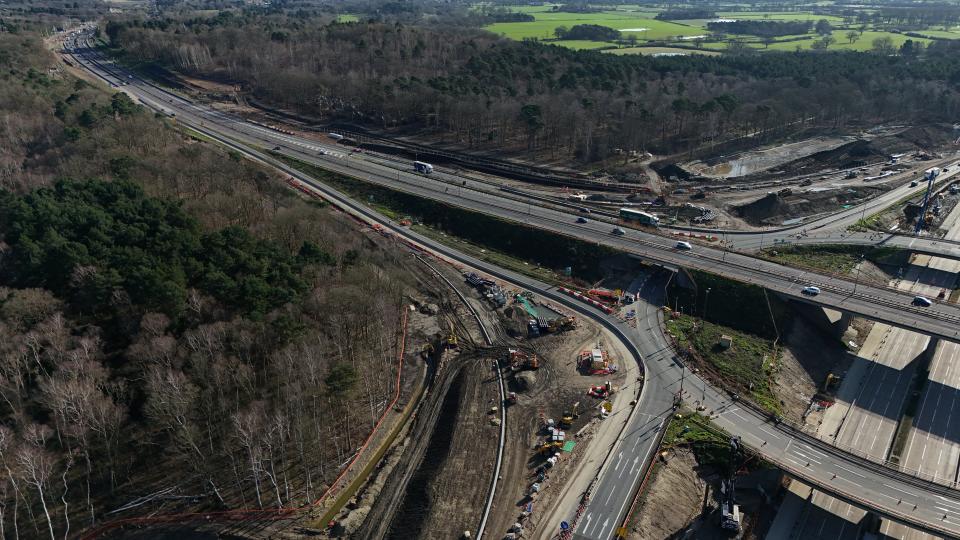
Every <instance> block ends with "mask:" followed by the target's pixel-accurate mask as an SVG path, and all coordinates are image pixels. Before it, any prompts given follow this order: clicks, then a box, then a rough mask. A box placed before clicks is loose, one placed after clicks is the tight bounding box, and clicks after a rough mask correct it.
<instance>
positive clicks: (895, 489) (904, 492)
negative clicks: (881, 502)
mask: <svg viewBox="0 0 960 540" xmlns="http://www.w3.org/2000/svg"><path fill="white" fill-rule="evenodd" d="M883 486H884V487H887V488H890V489H892V490H894V491H898V492H900V493H903V494H904V495H909V496H911V497H916V496H917V494H916V493H910V492H909V491H904V490H902V489H898V488H895V487H893V486H891V485H890V484H883Z"/></svg>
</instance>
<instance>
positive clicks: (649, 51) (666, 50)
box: [605, 47, 720, 56]
mask: <svg viewBox="0 0 960 540" xmlns="http://www.w3.org/2000/svg"><path fill="white" fill-rule="evenodd" d="M605 52H608V53H610V54H646V55H656V54H705V55H708V56H711V55H717V54H720V53H719V52H717V51H706V50H704V51H700V50H695V49H679V48H676V47H623V48H620V49H609V50H607V51H605Z"/></svg>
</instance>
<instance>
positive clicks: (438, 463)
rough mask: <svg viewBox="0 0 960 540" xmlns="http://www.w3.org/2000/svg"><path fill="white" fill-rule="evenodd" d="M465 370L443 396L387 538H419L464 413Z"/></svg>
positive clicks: (403, 539)
mask: <svg viewBox="0 0 960 540" xmlns="http://www.w3.org/2000/svg"><path fill="white" fill-rule="evenodd" d="M464 378H465V372H463V371H461V372H460V373H459V374H458V375H457V377H456V379H454V381H453V383H452V384H451V385H450V388H449V389H448V390H447V394H446V396H444V398H443V404H442V405H441V406H440V412H439V414H438V416H437V421H436V424H435V425H434V427H433V430H432V432H431V433H430V442H429V443H428V444H427V448H426V450H425V451H424V453H423V458H422V460H421V461H420V465H419V466H418V467H417V470H416V472H415V473H414V474H413V476H412V477H411V478H410V482H409V483H408V484H407V487H406V490H405V494H404V497H403V502H402V503H401V504H400V507H399V508H398V509H397V512H396V513H395V514H394V518H393V520H392V521H391V523H390V527H389V530H388V533H387V536H386V538H388V539H391V540H405V539H409V538H419V537H420V536H421V532H422V529H423V526H424V522H425V520H426V518H427V515H428V512H429V510H430V506H431V500H430V482H431V481H432V480H433V479H434V478H435V477H436V475H437V473H438V472H439V471H440V470H441V469H442V468H443V465H444V462H445V461H446V459H447V456H448V455H449V453H450V443H451V442H452V440H453V432H454V427H455V426H456V422H457V415H458V413H459V412H460V394H461V391H462V389H463V383H464Z"/></svg>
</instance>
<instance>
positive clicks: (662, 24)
mask: <svg viewBox="0 0 960 540" xmlns="http://www.w3.org/2000/svg"><path fill="white" fill-rule="evenodd" d="M533 15H534V16H535V17H536V18H537V20H536V21H533V22H511V23H497V24H492V25H490V26H487V27H486V29H487V30H489V31H491V32H493V33H495V34H502V35H504V36H506V37H508V38H510V39H516V40H521V39H526V38H536V39H553V38H554V34H553V31H554V30H555V29H556V28H557V27H559V26H566V27H567V28H570V27H572V26H574V25H577V24H598V25H601V26H607V27H610V28H615V29H617V30H620V31H621V32H623V35H624V37H627V36H630V35H631V34H632V35H635V36H636V37H637V39H639V40H663V39H674V38H676V37H677V36H696V35H702V34H703V29H702V28H697V27H693V26H686V25H682V24H676V23H671V22H667V21H658V20H656V19H647V18H641V17H634V16H630V15H628V14H625V13H619V12H603V13H543V14H541V13H533ZM640 29H643V30H640Z"/></svg>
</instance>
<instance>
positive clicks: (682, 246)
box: [675, 240, 693, 251]
mask: <svg viewBox="0 0 960 540" xmlns="http://www.w3.org/2000/svg"><path fill="white" fill-rule="evenodd" d="M675 247H676V248H677V249H682V250H684V251H690V250H691V249H693V246H691V245H690V242H684V241H683V240H681V241H679V242H677V245H676V246H675Z"/></svg>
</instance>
